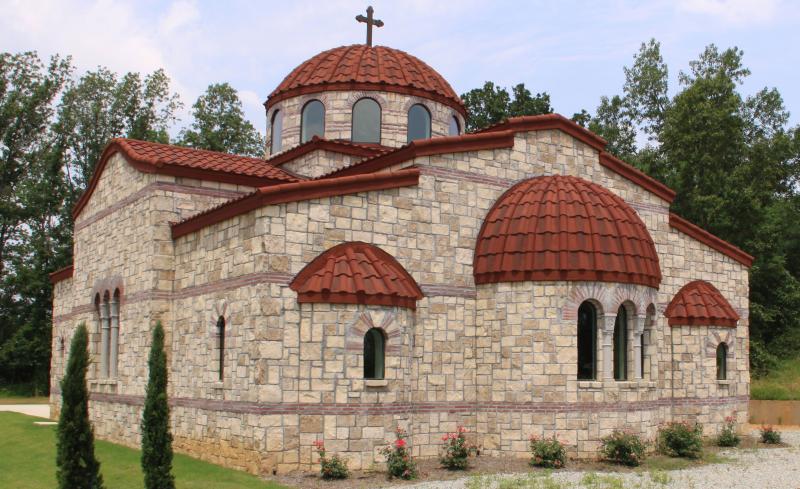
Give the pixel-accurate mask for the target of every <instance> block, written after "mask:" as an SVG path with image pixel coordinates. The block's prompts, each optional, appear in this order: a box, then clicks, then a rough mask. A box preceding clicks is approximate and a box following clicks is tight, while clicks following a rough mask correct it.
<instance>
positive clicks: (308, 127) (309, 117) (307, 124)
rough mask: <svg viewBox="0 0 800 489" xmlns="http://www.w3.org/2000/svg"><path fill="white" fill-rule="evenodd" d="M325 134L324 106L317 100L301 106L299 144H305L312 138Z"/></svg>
mask: <svg viewBox="0 0 800 489" xmlns="http://www.w3.org/2000/svg"><path fill="white" fill-rule="evenodd" d="M324 134H325V106H324V105H322V102H320V101H319V100H312V101H310V102H308V103H307V104H306V105H304V106H303V112H302V114H301V116H300V142H301V143H305V142H306V141H309V140H311V138H313V137H314V136H319V137H322V136H323V135H324Z"/></svg>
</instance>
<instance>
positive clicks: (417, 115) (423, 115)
mask: <svg viewBox="0 0 800 489" xmlns="http://www.w3.org/2000/svg"><path fill="white" fill-rule="evenodd" d="M430 137H431V113H430V112H428V109H426V108H425V106H424V105H422V104H414V105H412V106H411V108H410V109H408V142H409V143H410V142H411V141H415V140H417V139H428V138H430Z"/></svg>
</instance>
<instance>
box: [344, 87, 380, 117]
mask: <svg viewBox="0 0 800 489" xmlns="http://www.w3.org/2000/svg"><path fill="white" fill-rule="evenodd" d="M362 98H371V99H372V100H374V101H376V102H378V105H379V106H380V107H381V116H383V114H384V112H385V111H386V108H387V107H388V106H389V103H388V102H387V101H386V99H385V98H384V97H383V95H381V94H380V92H370V91H358V92H352V93H351V94H350V95H349V96H348V97H347V107H348V108H349V109H350V113H351V114H352V112H353V106H354V105H355V104H356V102H358V101H359V100H361V99H362Z"/></svg>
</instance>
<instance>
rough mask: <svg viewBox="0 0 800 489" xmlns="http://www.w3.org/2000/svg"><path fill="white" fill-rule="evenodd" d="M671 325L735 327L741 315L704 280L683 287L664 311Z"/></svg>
mask: <svg viewBox="0 0 800 489" xmlns="http://www.w3.org/2000/svg"><path fill="white" fill-rule="evenodd" d="M664 316H666V317H667V319H668V323H669V325H670V326H701V325H702V326H728V327H735V326H736V323H737V321H739V315H738V314H737V313H736V311H735V310H734V309H733V307H732V306H731V304H730V302H728V300H727V299H725V297H724V296H723V295H722V293H721V292H720V291H719V290H718V289H717V288H716V287H714V286H713V285H711V284H710V283H708V282H706V281H704V280H695V281H694V282H689V283H688V284H686V285H684V286H683V287H681V290H679V291H678V293H677V294H675V297H673V298H672V301H670V303H669V305H668V306H667V309H666V310H665V311H664Z"/></svg>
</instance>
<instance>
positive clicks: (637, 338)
mask: <svg viewBox="0 0 800 489" xmlns="http://www.w3.org/2000/svg"><path fill="white" fill-rule="evenodd" d="M646 320H647V316H636V319H635V320H634V321H636V324H635V327H634V328H632V329H633V363H632V365H633V376H632V377H629V378H633V380H642V335H643V334H644V323H645V321H646Z"/></svg>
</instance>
